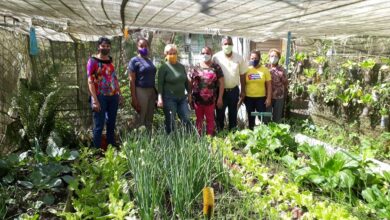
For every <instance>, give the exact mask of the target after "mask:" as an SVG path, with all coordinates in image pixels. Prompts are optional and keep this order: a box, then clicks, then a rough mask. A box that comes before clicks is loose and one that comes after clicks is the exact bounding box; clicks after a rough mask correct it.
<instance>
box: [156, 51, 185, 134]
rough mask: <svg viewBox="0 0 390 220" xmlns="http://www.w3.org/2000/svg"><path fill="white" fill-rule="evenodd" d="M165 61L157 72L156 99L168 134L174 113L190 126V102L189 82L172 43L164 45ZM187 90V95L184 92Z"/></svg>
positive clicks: (171, 126)
mask: <svg viewBox="0 0 390 220" xmlns="http://www.w3.org/2000/svg"><path fill="white" fill-rule="evenodd" d="M164 53H165V55H166V62H165V63H163V64H162V65H161V67H160V69H159V70H158V72H157V75H158V101H157V106H158V107H162V108H163V110H164V115H165V131H166V132H167V133H168V134H169V133H171V132H172V131H173V130H174V129H175V126H174V122H175V120H174V119H175V117H176V113H177V114H178V116H179V118H180V120H181V122H182V123H183V124H184V125H185V127H186V128H187V129H189V128H190V127H191V123H190V119H189V109H188V102H191V95H190V94H191V91H190V83H189V81H188V78H187V74H186V70H185V68H184V66H183V65H182V64H181V63H179V62H177V48H176V45H174V44H168V45H167V46H165V49H164ZM185 90H187V94H188V100H187V95H186V93H185Z"/></svg>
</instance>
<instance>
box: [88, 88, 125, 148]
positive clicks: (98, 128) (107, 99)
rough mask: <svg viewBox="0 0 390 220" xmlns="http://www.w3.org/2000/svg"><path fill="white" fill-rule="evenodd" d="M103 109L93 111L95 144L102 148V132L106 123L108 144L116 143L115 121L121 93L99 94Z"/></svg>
mask: <svg viewBox="0 0 390 220" xmlns="http://www.w3.org/2000/svg"><path fill="white" fill-rule="evenodd" d="M97 98H98V101H99V103H100V108H101V110H100V111H99V112H95V111H94V112H93V114H92V115H93V121H94V128H93V144H94V146H95V147H96V148H100V147H101V146H100V145H101V141H102V132H103V129H104V123H106V124H107V128H106V130H107V144H111V145H115V134H114V130H115V122H116V114H117V112H118V105H119V95H113V96H104V95H98V96H97Z"/></svg>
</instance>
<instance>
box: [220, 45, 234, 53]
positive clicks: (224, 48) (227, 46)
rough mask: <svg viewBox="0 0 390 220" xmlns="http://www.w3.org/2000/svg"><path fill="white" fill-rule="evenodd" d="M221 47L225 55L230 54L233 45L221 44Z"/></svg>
mask: <svg viewBox="0 0 390 220" xmlns="http://www.w3.org/2000/svg"><path fill="white" fill-rule="evenodd" d="M222 49H223V52H224V53H225V54H226V55H227V54H230V53H231V52H232V50H233V46H232V45H223V46H222Z"/></svg>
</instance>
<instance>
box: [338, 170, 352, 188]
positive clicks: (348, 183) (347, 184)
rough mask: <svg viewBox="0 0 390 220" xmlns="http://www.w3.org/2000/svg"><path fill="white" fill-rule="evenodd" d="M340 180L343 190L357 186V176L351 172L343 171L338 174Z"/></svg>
mask: <svg viewBox="0 0 390 220" xmlns="http://www.w3.org/2000/svg"><path fill="white" fill-rule="evenodd" d="M338 177H339V179H340V187H343V188H352V186H353V185H354V184H355V176H354V175H353V173H352V171H351V170H343V171H340V172H339V173H338Z"/></svg>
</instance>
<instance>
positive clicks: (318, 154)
mask: <svg viewBox="0 0 390 220" xmlns="http://www.w3.org/2000/svg"><path fill="white" fill-rule="evenodd" d="M310 157H311V159H312V161H314V162H315V163H316V165H317V166H319V167H324V165H325V161H326V160H327V158H328V155H327V154H326V150H325V148H323V147H319V146H316V147H313V148H312V149H310Z"/></svg>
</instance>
